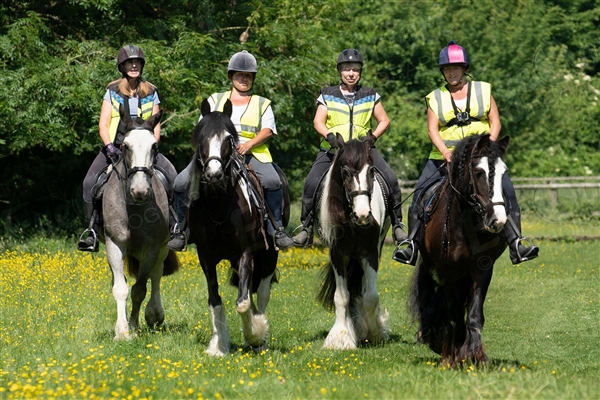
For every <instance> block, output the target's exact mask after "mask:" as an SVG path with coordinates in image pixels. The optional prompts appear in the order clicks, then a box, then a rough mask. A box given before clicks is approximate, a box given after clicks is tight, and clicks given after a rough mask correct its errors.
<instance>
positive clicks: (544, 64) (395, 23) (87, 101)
mask: <svg viewBox="0 0 600 400" xmlns="http://www.w3.org/2000/svg"><path fill="white" fill-rule="evenodd" d="M0 22H1V24H0V69H1V70H2V73H1V74H0V168H2V171H7V172H5V173H4V176H3V180H2V181H0V193H2V195H0V212H5V211H6V210H11V209H13V210H14V208H15V207H17V205H18V204H23V203H24V202H25V201H32V202H33V203H34V204H36V209H37V210H40V211H41V210H42V209H43V208H44V207H46V206H48V207H49V208H50V209H52V208H54V207H57V206H58V205H59V204H60V203H61V202H62V203H66V202H71V201H72V200H73V199H71V198H70V197H69V196H71V194H69V193H67V192H65V193H63V195H62V197H61V196H57V193H58V192H60V190H61V188H60V182H61V181H62V180H66V181H69V182H80V181H81V179H82V177H83V176H84V174H85V172H86V167H85V165H86V164H89V162H90V161H91V160H92V157H93V156H94V153H96V152H97V151H98V149H99V148H100V141H99V140H98V134H97V124H98V114H99V109H100V103H101V98H102V96H103V93H104V90H105V87H106V84H107V83H109V82H111V81H112V80H114V79H116V78H118V77H119V73H118V72H117V70H116V68H115V56H116V53H117V51H118V49H119V48H120V47H121V46H123V45H124V44H127V43H136V44H139V45H141V46H142V47H143V49H144V51H145V53H146V56H147V58H148V63H147V64H146V68H145V70H144V76H145V78H146V79H147V80H148V81H150V82H152V83H154V84H155V85H157V87H158V89H159V95H160V98H161V101H162V108H163V109H164V110H165V116H164V117H163V125H162V127H163V134H164V138H163V140H162V141H161V144H160V150H161V152H162V153H164V154H165V155H166V156H167V157H169V158H170V159H171V160H172V161H173V163H174V164H175V166H176V167H177V168H178V169H181V168H183V167H184V166H185V165H186V164H187V162H188V161H189V158H190V156H191V149H190V148H189V137H190V132H191V130H192V128H193V126H194V125H195V123H196V121H197V119H198V115H199V112H198V107H199V104H200V102H201V100H202V99H203V98H205V97H207V96H209V95H210V94H212V93H214V92H217V91H222V90H224V89H226V88H228V87H229V82H228V80H227V75H226V66H227V62H228V59H229V57H230V56H231V55H232V54H233V53H235V52H237V51H240V50H242V49H247V50H249V51H250V52H252V53H253V54H254V55H255V56H256V57H257V59H258V63H259V72H258V75H257V81H256V92H257V93H259V94H261V95H264V96H266V97H268V98H270V99H271V100H272V101H273V106H274V110H275V115H276V120H277V127H278V131H279V135H278V136H277V137H276V138H274V139H273V140H272V142H271V144H270V145H271V149H272V152H273V154H274V157H275V159H276V161H277V162H278V163H279V164H280V165H281V166H282V167H283V169H284V171H285V172H286V173H287V175H288V178H289V179H290V181H291V186H292V193H293V196H294V198H297V197H299V196H300V192H301V189H302V185H303V181H304V177H305V176H306V173H307V171H308V168H309V167H310V165H311V163H312V162H313V160H314V157H315V154H316V151H317V143H318V141H317V135H316V132H315V131H314V129H313V126H312V119H313V116H314V112H315V98H316V96H317V94H318V91H319V89H320V88H321V87H323V86H326V85H331V84H335V83H336V82H338V80H339V77H338V74H337V72H336V70H335V59H336V56H337V54H338V53H339V51H340V50H342V49H344V48H348V47H355V48H357V49H359V51H361V52H362V53H363V55H364V57H365V60H366V63H365V70H364V74H363V80H362V82H363V84H365V85H367V86H371V87H374V88H375V89H376V90H377V91H378V92H379V93H380V94H381V95H382V99H383V105H384V107H385V109H386V111H387V112H388V115H389V116H390V119H391V122H392V124H391V127H390V130H389V131H388V132H387V133H386V134H385V135H384V137H382V138H381V139H380V140H379V141H378V144H377V145H378V148H379V149H380V150H381V151H382V153H383V155H384V157H385V158H386V159H387V160H388V161H389V163H390V165H391V166H392V167H393V169H394V170H395V171H396V173H397V175H398V177H399V178H401V179H415V178H417V177H418V175H419V173H420V171H421V168H422V166H423V164H424V162H425V160H426V159H427V156H428V153H429V150H430V147H431V144H430V142H429V138H428V136H427V127H426V109H425V104H424V97H425V95H426V94H427V93H429V92H430V91H431V90H433V89H435V88H436V87H439V86H441V85H442V84H443V83H444V82H443V79H442V76H441V74H440V72H439V70H438V68H437V57H438V53H439V51H440V49H441V48H442V47H443V46H445V45H446V43H447V42H448V40H455V41H457V42H458V43H460V44H462V45H463V46H465V47H466V48H467V50H468V52H469V54H470V56H471V60H472V68H471V75H472V76H473V78H474V79H478V80H483V81H487V82H490V83H492V86H493V94H494V97H495V99H496V102H497V103H498V106H499V109H500V115H501V120H502V123H503V130H502V134H503V135H504V134H506V135H510V136H511V138H512V141H511V147H510V149H509V153H508V159H507V161H508V164H509V167H510V169H511V173H512V174H513V176H544V175H561V176H569V175H590V174H591V175H598V174H600V139H599V138H600V128H599V125H598V124H597V123H596V122H595V121H598V120H600V118H599V117H600V115H599V114H600V107H599V106H598V97H599V95H600V82H599V79H598V72H599V71H600V64H599V62H598V60H599V58H600V57H599V56H600V50H598V46H597V45H596V44H597V43H598V42H599V41H600V30H599V29H598V26H599V25H600V7H599V6H598V0H578V1H575V2H571V1H558V0H556V1H546V2H529V1H526V2H514V1H509V0H499V1H493V0H480V1H470V0H463V1H459V2H456V1H450V0H441V1H437V2H422V1H411V2H408V1H402V2H389V1H382V0H374V1H367V2H358V1H346V0H310V1H309V0H295V1H292V0H273V1H262V0H235V1H233V0H232V1H221V0H174V1H170V2H162V1H157V0H141V1H136V2H133V3H132V2H129V1H125V0H102V1H89V0H77V1H66V0H58V1H53V2H47V1H42V0H31V1H27V2H22V1H16V0H9V1H7V2H4V3H2V5H0ZM44 152H55V153H58V154H62V157H59V159H60V161H58V163H59V164H64V165H61V166H57V165H56V164H46V163H45V162H47V161H48V160H49V159H50V158H47V157H46V156H45V155H44V156H43V157H42V158H41V159H38V160H35V159H32V158H30V157H34V156H36V155H40V154H43V153H44ZM67 155H69V156H67ZM53 162H54V161H53ZM30 165H35V166H37V168H39V169H42V170H50V171H52V170H53V169H55V168H57V167H58V168H59V170H61V171H64V172H63V173H65V174H66V176H62V177H60V178H54V176H56V175H53V174H52V173H51V172H50V171H49V172H46V173H45V177H44V178H45V181H44V183H45V185H44V189H41V190H40V188H39V187H38V186H39V185H36V184H38V183H39V182H38V181H37V180H35V179H29V178H26V177H24V175H23V171H25V170H27V169H28V168H31V166H30ZM38 175H39V174H36V175H35V176H38ZM14 188H19V191H15V190H14ZM9 193H10V194H9ZM32 193H36V195H35V196H34V198H33V199H31V198H30V197H25V196H31V194H32ZM14 217H15V218H18V215H16V214H15V215H14Z"/></svg>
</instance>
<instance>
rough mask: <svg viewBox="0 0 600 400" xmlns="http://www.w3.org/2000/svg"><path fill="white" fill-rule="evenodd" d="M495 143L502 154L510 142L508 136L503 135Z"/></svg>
mask: <svg viewBox="0 0 600 400" xmlns="http://www.w3.org/2000/svg"><path fill="white" fill-rule="evenodd" d="M497 143H498V145H499V146H500V150H502V154H505V153H506V149H507V148H508V144H509V143H510V136H508V135H506V136H504V137H503V138H502V139H500V140H498V142H497Z"/></svg>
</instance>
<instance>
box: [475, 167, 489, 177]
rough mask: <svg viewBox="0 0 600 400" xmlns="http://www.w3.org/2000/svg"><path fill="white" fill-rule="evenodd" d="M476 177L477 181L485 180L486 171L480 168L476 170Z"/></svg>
mask: <svg viewBox="0 0 600 400" xmlns="http://www.w3.org/2000/svg"><path fill="white" fill-rule="evenodd" d="M475 176H476V177H477V179H485V176H486V174H485V171H484V170H482V169H479V168H476V169H475Z"/></svg>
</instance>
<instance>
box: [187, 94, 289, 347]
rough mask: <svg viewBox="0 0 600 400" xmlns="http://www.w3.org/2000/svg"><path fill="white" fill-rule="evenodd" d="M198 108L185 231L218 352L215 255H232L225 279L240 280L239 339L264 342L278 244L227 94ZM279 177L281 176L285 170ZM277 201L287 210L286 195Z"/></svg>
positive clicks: (221, 330) (222, 337) (221, 336)
mask: <svg viewBox="0 0 600 400" xmlns="http://www.w3.org/2000/svg"><path fill="white" fill-rule="evenodd" d="M201 112H202V116H203V118H202V119H201V120H200V122H199V123H198V125H197V126H196V128H195V129H194V132H193V134H192V145H193V146H194V148H195V149H196V152H195V154H194V161H195V162H194V163H192V169H191V171H190V187H189V190H188V199H189V200H190V202H191V204H190V209H189V226H190V239H191V242H192V243H195V244H196V246H197V248H198V258H199V260H200V265H201V266H202V270H203V271H204V275H205V277H206V282H207V284H208V305H209V307H210V311H211V315H212V321H213V336H212V339H211V341H210V343H209V345H208V348H207V350H206V352H207V353H208V354H210V355H215V356H222V355H224V354H226V353H227V352H229V348H230V343H229V331H228V329H227V322H226V318H225V316H226V312H225V309H224V307H223V304H222V300H221V296H220V295H219V285H218V280H217V268H216V267H217V264H218V263H219V262H220V261H221V260H229V261H230V263H231V269H232V270H231V272H232V275H231V280H230V283H231V284H233V285H235V286H237V287H238V296H237V300H236V307H237V312H238V314H239V315H240V317H241V319H242V329H243V333H244V340H245V342H246V343H245V345H247V346H250V347H252V348H253V349H255V350H258V349H263V348H265V347H266V341H267V334H268V324H267V319H266V316H265V310H266V308H267V304H268V302H269V296H270V291H271V283H272V282H276V266H277V258H278V252H277V250H276V249H275V246H274V245H273V242H272V238H271V237H270V235H266V234H265V219H264V216H265V207H264V200H263V194H262V189H261V186H260V184H258V181H257V179H256V176H255V175H254V173H253V172H252V171H249V170H247V168H246V166H244V164H243V160H242V158H241V156H239V154H238V153H237V151H236V146H237V144H238V133H237V132H236V129H235V127H234V125H233V123H232V122H231V119H230V116H231V112H232V106H231V102H229V101H227V103H226V104H225V107H224V110H223V112H217V111H215V112H211V111H210V105H209V103H208V101H206V100H204V101H203V102H202V106H201ZM282 182H287V181H286V180H285V177H282ZM285 184H286V183H284V185H285ZM286 189H287V188H286ZM284 198H285V196H284ZM283 209H284V210H289V198H288V199H287V205H284V208H283ZM288 218H289V212H288V214H287V215H285V216H284V218H283V220H284V224H285V223H287V220H288ZM253 293H256V297H257V304H258V307H256V306H255V304H254V301H253V296H252V295H253Z"/></svg>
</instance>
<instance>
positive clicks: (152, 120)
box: [148, 110, 163, 129]
mask: <svg viewBox="0 0 600 400" xmlns="http://www.w3.org/2000/svg"><path fill="white" fill-rule="evenodd" d="M162 116H163V110H158V112H157V113H156V114H154V115H152V116H151V117H150V119H148V125H150V126H151V127H152V129H154V127H156V125H158V124H159V123H160V119H161V118H162Z"/></svg>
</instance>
